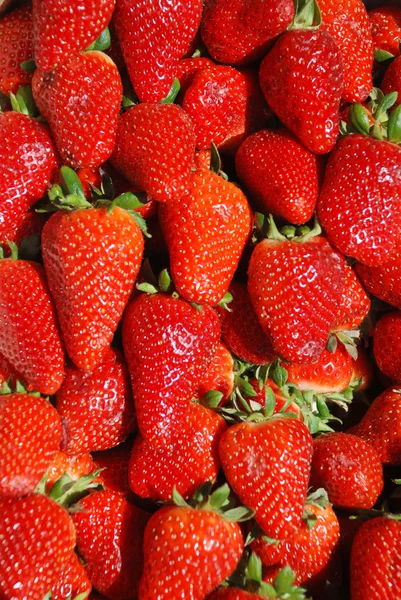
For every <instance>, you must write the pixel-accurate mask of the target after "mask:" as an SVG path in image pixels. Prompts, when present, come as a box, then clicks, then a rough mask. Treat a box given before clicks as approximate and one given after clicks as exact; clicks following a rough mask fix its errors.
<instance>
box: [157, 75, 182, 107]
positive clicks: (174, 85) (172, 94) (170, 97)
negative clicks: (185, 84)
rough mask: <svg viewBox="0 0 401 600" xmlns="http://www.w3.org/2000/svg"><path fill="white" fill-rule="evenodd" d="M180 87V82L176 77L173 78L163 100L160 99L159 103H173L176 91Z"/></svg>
mask: <svg viewBox="0 0 401 600" xmlns="http://www.w3.org/2000/svg"><path fill="white" fill-rule="evenodd" d="M180 89H181V84H180V82H179V81H178V79H177V78H176V79H174V81H173V83H172V85H171V88H170V91H169V93H168V94H167V96H166V97H165V98H163V100H160V104H174V101H175V99H176V98H177V96H178V93H179V91H180Z"/></svg>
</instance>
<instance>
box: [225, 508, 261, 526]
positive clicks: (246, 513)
mask: <svg viewBox="0 0 401 600" xmlns="http://www.w3.org/2000/svg"><path fill="white" fill-rule="evenodd" d="M222 516H223V517H224V519H225V520H226V521H228V522H229V523H234V522H235V523H245V522H246V521H249V520H250V519H253V517H254V516H255V511H254V510H252V509H251V508H248V507H246V506H237V507H236V508H231V509H230V510H227V511H225V512H224V513H223V515H222Z"/></svg>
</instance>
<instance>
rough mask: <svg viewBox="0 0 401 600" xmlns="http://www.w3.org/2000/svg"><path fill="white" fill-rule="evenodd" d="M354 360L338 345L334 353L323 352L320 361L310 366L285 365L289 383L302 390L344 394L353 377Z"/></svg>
mask: <svg viewBox="0 0 401 600" xmlns="http://www.w3.org/2000/svg"><path fill="white" fill-rule="evenodd" d="M352 363H353V361H352V358H351V356H350V355H349V354H348V352H347V351H346V349H345V348H344V346H341V345H338V346H337V348H336V350H335V351H334V352H329V351H328V350H326V349H325V350H323V352H322V354H321V355H320V357H319V360H318V361H317V362H315V363H312V364H309V365H302V364H297V363H291V364H285V369H286V370H287V372H288V381H289V382H291V383H295V384H296V385H297V386H298V387H299V389H301V390H314V391H315V392H319V393H323V394H324V393H327V392H343V391H344V390H345V389H346V388H347V387H348V386H349V384H350V382H351V377H352V366H353V365H352Z"/></svg>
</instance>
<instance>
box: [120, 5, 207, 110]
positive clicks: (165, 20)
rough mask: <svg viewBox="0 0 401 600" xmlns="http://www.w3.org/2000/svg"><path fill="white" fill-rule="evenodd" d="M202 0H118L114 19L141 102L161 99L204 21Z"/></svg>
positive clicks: (164, 95) (167, 90)
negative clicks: (202, 20)
mask: <svg viewBox="0 0 401 600" xmlns="http://www.w3.org/2000/svg"><path fill="white" fill-rule="evenodd" d="M201 13H202V0H179V1H178V2H176V3H175V4H174V5H172V4H171V3H169V2H167V1H166V0H139V1H137V2H135V3H132V2H131V1H130V0H118V1H117V3H116V11H115V13H114V21H115V27H116V31H117V34H118V37H119V40H120V45H121V50H122V53H123V56H124V60H125V63H126V65H127V68H128V72H129V75H130V79H131V83H132V85H133V88H134V90H135V93H136V95H137V96H138V98H139V100H140V101H141V102H152V103H157V102H160V100H162V99H163V98H165V97H166V96H167V94H168V92H169V90H170V88H171V85H172V83H173V80H174V77H175V68H176V65H177V63H178V61H179V59H181V58H183V57H184V55H185V54H186V52H187V50H188V48H189V45H190V43H191V41H192V39H193V38H194V37H195V34H196V31H197V29H198V27H199V24H200V18H201Z"/></svg>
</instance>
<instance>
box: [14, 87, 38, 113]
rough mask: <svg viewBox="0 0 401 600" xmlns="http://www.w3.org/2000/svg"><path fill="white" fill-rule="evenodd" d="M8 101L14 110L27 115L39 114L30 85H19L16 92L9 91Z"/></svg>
mask: <svg viewBox="0 0 401 600" xmlns="http://www.w3.org/2000/svg"><path fill="white" fill-rule="evenodd" d="M10 102H11V107H12V109H13V110H14V111H15V112H19V113H22V114H24V115H28V116H29V117H36V116H37V115H38V114H39V111H38V108H37V106H36V104H35V101H34V99H33V95H32V88H31V86H30V85H22V86H20V87H19V88H18V91H17V93H16V94H13V93H12V92H11V93H10Z"/></svg>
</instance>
